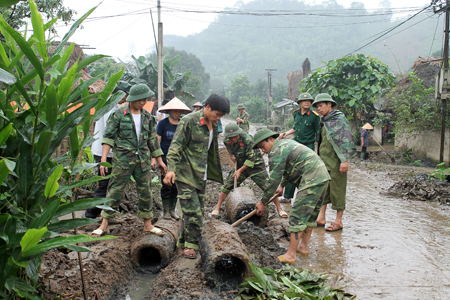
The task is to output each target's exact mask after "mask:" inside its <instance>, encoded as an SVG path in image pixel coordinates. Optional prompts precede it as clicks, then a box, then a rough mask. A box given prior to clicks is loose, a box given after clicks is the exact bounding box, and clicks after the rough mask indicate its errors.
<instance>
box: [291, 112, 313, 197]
mask: <svg viewBox="0 0 450 300" xmlns="http://www.w3.org/2000/svg"><path fill="white" fill-rule="evenodd" d="M294 122H295V124H294V130H295V133H294V141H296V142H299V143H300V144H302V145H305V146H306V147H308V148H309V149H311V150H313V151H314V150H315V144H314V143H315V142H316V141H318V140H319V124H320V117H319V114H318V113H317V112H315V111H313V110H311V109H308V111H307V112H305V113H304V114H303V115H302V109H301V108H299V109H297V110H295V111H294ZM294 192H295V186H294V185H292V184H288V186H287V187H286V188H285V189H284V195H283V196H284V198H286V199H291V198H292V197H294Z"/></svg>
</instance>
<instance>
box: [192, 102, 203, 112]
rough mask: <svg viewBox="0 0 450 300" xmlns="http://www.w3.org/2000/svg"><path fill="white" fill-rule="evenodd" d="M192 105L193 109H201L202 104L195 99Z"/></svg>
mask: <svg viewBox="0 0 450 300" xmlns="http://www.w3.org/2000/svg"><path fill="white" fill-rule="evenodd" d="M192 107H193V108H194V111H199V110H201V109H202V107H203V105H202V104H201V103H200V102H198V101H197V102H195V103H194V105H192Z"/></svg>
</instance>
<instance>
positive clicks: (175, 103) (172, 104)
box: [158, 97, 192, 113]
mask: <svg viewBox="0 0 450 300" xmlns="http://www.w3.org/2000/svg"><path fill="white" fill-rule="evenodd" d="M168 110H183V111H184V113H190V112H191V111H192V110H191V109H189V107H187V106H186V104H184V103H183V102H182V101H181V100H180V99H178V98H177V97H175V98H173V99H172V100H170V101H169V103H167V104H166V105H164V106H161V107H160V108H159V109H158V111H159V112H160V113H165V112H166V111H168Z"/></svg>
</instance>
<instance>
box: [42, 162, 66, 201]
mask: <svg viewBox="0 0 450 300" xmlns="http://www.w3.org/2000/svg"><path fill="white" fill-rule="evenodd" d="M63 168H64V166H63V165H62V164H61V165H59V166H58V167H57V168H56V169H55V170H54V171H53V172H52V175H50V177H49V178H48V180H47V184H46V185H45V191H44V195H45V197H47V198H50V197H53V195H54V194H55V193H56V191H57V190H58V188H59V184H58V181H59V179H60V178H61V175H62V171H63Z"/></svg>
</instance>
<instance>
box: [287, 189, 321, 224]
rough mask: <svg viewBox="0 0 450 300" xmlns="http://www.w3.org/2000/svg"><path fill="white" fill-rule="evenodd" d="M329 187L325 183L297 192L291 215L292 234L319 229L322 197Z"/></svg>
mask: <svg viewBox="0 0 450 300" xmlns="http://www.w3.org/2000/svg"><path fill="white" fill-rule="evenodd" d="M327 185H328V183H327V182H325V183H323V184H320V185H315V186H312V187H310V188H307V189H305V190H301V191H298V192H297V196H296V197H295V200H294V204H293V205H292V209H291V213H290V214H289V231H290V232H301V231H304V230H305V229H306V228H314V227H317V223H316V220H317V216H318V215H319V212H320V208H321V206H322V197H321V196H322V194H323V193H324V191H325V189H326V187H327ZM300 188H301V187H300Z"/></svg>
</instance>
